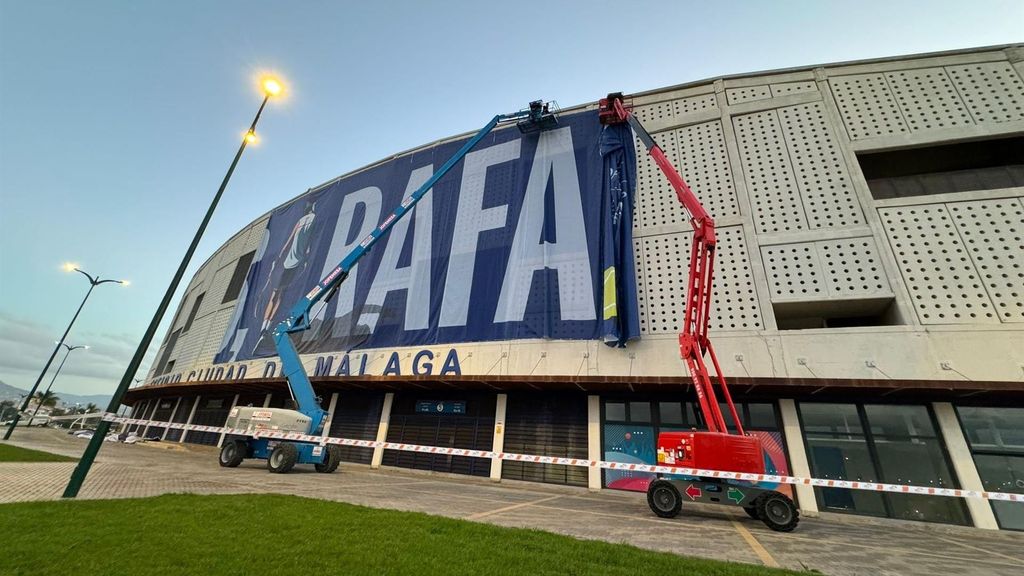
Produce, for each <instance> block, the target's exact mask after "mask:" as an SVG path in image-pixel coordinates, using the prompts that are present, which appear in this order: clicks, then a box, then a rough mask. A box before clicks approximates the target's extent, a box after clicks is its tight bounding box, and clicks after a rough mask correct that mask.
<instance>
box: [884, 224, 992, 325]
mask: <svg viewBox="0 0 1024 576" xmlns="http://www.w3.org/2000/svg"><path fill="white" fill-rule="evenodd" d="M878 214H879V216H881V218H882V223H883V224H884V225H885V232H886V235H887V236H888V237H889V244H890V245H891V247H892V251H893V253H894V254H895V256H896V262H897V265H898V266H899V268H900V273H901V274H902V275H903V280H904V282H905V283H906V286H907V290H908V291H909V292H910V296H911V298H912V299H913V303H914V309H915V310H916V311H917V316H918V319H919V320H920V321H921V323H922V324H992V323H996V322H999V319H998V318H997V316H996V313H995V309H994V308H993V306H992V302H991V300H989V297H988V294H987V293H986V291H985V287H984V285H983V282H982V280H981V278H980V277H979V276H978V273H977V271H976V270H975V268H974V264H973V263H972V262H971V258H970V255H969V253H968V249H967V248H966V247H965V246H964V244H963V242H962V241H961V240H960V235H959V234H958V233H957V229H956V226H955V225H954V223H953V219H952V218H951V217H950V214H949V211H948V210H947V209H946V207H945V206H944V205H942V204H929V205H923V206H899V207H891V208H880V209H879V210H878Z"/></svg>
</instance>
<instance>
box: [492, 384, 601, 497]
mask: <svg viewBox="0 0 1024 576" xmlns="http://www.w3.org/2000/svg"><path fill="white" fill-rule="evenodd" d="M504 451H505V452H514V453H518V454H537V455H540V456H561V457H566V458H586V457H587V397H586V395H584V394H544V395H540V394H509V396H508V405H507V407H506V409H505V448H504ZM501 477H502V478H507V479H510V480H528V481H530V482H545V483H548V484H568V485H570V486H586V485H587V469H586V468H583V467H580V466H563V465H559V464H539V463H533V462H511V461H508V460H506V461H505V462H504V463H503V464H502V468H501Z"/></svg>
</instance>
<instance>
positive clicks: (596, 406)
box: [587, 396, 601, 492]
mask: <svg viewBox="0 0 1024 576" xmlns="http://www.w3.org/2000/svg"><path fill="white" fill-rule="evenodd" d="M587 458H588V459H589V460H592V461H597V460H600V459H601V397H600V396H587ZM587 488H588V489H589V490H590V491H592V492H596V491H598V490H600V489H601V469H600V468H598V467H597V466H591V467H590V468H588V469H587Z"/></svg>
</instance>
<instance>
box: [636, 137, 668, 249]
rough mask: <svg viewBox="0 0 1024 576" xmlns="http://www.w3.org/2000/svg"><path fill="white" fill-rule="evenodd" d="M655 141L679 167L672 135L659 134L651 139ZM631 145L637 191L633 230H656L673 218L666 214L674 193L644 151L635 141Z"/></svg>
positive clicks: (638, 142) (640, 144) (642, 146)
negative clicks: (635, 156)
mask: <svg viewBox="0 0 1024 576" xmlns="http://www.w3.org/2000/svg"><path fill="white" fill-rule="evenodd" d="M654 139H655V141H656V142H657V143H658V145H659V146H661V149H662V151H663V152H665V156H666V157H667V158H668V160H669V162H671V163H672V165H673V166H679V150H678V148H677V147H676V139H675V134H674V133H673V132H671V131H669V132H661V133H659V134H655V135H654ZM633 145H634V146H635V147H636V154H637V158H636V172H637V178H636V187H637V203H636V212H635V214H634V216H633V228H634V230H640V229H642V228H646V227H650V226H656V225H658V224H660V223H664V221H665V218H666V217H667V218H670V220H669V221H671V218H673V217H674V215H673V214H672V213H671V212H667V213H666V211H665V210H666V202H667V200H666V199H667V198H674V197H675V192H673V191H672V186H671V185H670V184H669V183H668V180H666V179H665V177H664V176H663V175H662V173H661V169H660V168H658V165H657V164H656V163H655V162H654V160H653V159H652V158H651V157H650V155H649V154H647V149H646V148H645V147H644V145H643V144H642V143H641V142H640V141H639V140H638V139H636V138H634V141H633Z"/></svg>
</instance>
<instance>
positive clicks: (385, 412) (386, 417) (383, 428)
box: [370, 392, 395, 469]
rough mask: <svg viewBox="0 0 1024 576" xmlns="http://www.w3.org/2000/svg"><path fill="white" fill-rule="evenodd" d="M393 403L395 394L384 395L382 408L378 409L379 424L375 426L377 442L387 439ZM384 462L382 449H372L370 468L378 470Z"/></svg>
mask: <svg viewBox="0 0 1024 576" xmlns="http://www.w3.org/2000/svg"><path fill="white" fill-rule="evenodd" d="M394 401H395V393H394V392H388V393H387V394H385V395H384V406H382V407H381V409H380V424H379V425H378V426H377V442H384V441H386V440H387V439H388V423H389V422H391V404H392V403H393V402H394ZM383 460H384V449H383V448H381V447H380V446H378V447H376V448H374V449H373V459H372V460H371V461H370V468H374V469H376V468H380V463H381V462H382V461H383Z"/></svg>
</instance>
